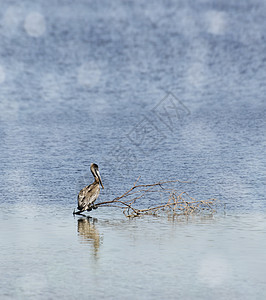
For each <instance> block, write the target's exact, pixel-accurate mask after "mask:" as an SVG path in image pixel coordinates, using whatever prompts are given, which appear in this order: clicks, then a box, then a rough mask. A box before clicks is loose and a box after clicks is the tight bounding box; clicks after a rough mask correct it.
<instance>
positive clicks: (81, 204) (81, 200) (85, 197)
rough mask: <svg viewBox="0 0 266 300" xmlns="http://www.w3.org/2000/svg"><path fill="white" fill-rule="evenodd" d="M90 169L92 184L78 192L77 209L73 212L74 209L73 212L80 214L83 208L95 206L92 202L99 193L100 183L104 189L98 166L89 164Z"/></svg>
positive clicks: (89, 209) (88, 208) (88, 209)
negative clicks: (92, 177)
mask: <svg viewBox="0 0 266 300" xmlns="http://www.w3.org/2000/svg"><path fill="white" fill-rule="evenodd" d="M90 169H91V173H92V175H93V176H94V179H95V180H94V182H93V183H92V184H90V185H88V186H86V187H85V188H83V189H82V190H81V191H80V192H79V194H78V207H77V208H78V210H79V211H78V212H75V210H74V212H73V213H74V214H80V213H82V212H83V211H85V210H87V211H91V210H92V209H93V208H96V206H95V205H94V202H95V200H96V199H97V198H98V196H99V194H100V184H101V186H102V188H103V189H104V187H103V183H102V179H101V176H100V173H99V169H98V166H97V165H96V164H91V167H90Z"/></svg>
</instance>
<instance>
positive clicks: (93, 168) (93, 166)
mask: <svg viewBox="0 0 266 300" xmlns="http://www.w3.org/2000/svg"><path fill="white" fill-rule="evenodd" d="M91 173H92V175H93V176H94V178H95V179H96V181H98V182H100V184H101V186H102V188H103V189H104V187H103V183H102V179H101V175H100V172H99V169H98V165H96V164H91Z"/></svg>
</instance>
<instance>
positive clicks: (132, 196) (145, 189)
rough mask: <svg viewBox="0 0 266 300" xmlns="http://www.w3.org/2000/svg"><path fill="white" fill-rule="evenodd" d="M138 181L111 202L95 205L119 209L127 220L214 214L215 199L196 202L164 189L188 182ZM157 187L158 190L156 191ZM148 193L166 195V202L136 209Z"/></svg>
mask: <svg viewBox="0 0 266 300" xmlns="http://www.w3.org/2000/svg"><path fill="white" fill-rule="evenodd" d="M139 179H140V177H139V178H138V179H137V180H136V181H135V183H134V184H133V186H132V187H131V188H130V189H129V190H127V191H126V192H125V193H124V194H122V195H121V196H119V197H116V198H114V199H113V200H110V201H105V202H100V203H98V204H97V207H99V206H108V207H119V208H120V209H122V210H123V213H124V215H125V216H127V217H129V218H131V217H137V216H141V215H147V214H152V215H154V214H158V213H162V212H167V213H172V214H175V215H176V214H178V215H189V214H192V213H199V212H202V211H208V212H210V213H214V212H215V210H214V205H215V203H216V199H208V200H196V199H194V198H193V197H191V196H190V195H189V194H188V193H187V192H182V193H178V192H177V191H176V190H175V189H172V188H171V189H169V188H168V189H166V188H165V186H167V185H169V184H171V183H176V182H180V183H188V181H180V180H169V181H160V182H157V183H153V184H138V185H137V182H138V181H139ZM158 187H159V188H160V189H158ZM148 193H163V194H165V195H166V197H165V198H166V199H167V201H166V202H165V203H160V204H155V205H151V206H149V207H148V208H137V207H136V206H137V205H138V207H139V205H140V203H138V201H137V200H139V199H141V198H143V197H144V196H145V195H146V194H148ZM125 198H128V199H125Z"/></svg>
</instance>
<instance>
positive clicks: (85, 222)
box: [78, 217, 101, 257]
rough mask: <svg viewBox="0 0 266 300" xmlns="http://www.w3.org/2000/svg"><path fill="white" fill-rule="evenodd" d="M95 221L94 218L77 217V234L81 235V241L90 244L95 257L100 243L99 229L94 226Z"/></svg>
mask: <svg viewBox="0 0 266 300" xmlns="http://www.w3.org/2000/svg"><path fill="white" fill-rule="evenodd" d="M97 221H98V220H97V219H96V218H90V217H88V218H80V219H78V234H79V236H80V237H81V242H83V243H88V244H91V245H92V246H93V251H94V256H96V257H97V253H98V250H99V248H100V243H101V238H100V234H99V231H98V229H97V227H96V226H95V223H97Z"/></svg>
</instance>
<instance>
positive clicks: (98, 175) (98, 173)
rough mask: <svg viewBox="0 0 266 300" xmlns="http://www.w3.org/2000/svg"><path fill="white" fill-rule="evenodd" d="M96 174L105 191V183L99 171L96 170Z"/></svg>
mask: <svg viewBox="0 0 266 300" xmlns="http://www.w3.org/2000/svg"><path fill="white" fill-rule="evenodd" d="M96 174H97V177H98V179H99V181H100V184H101V186H102V188H103V189H104V186H103V183H102V178H101V175H100V172H99V170H96Z"/></svg>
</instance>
